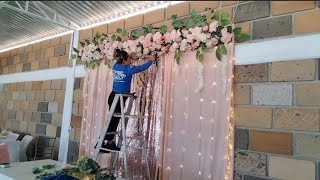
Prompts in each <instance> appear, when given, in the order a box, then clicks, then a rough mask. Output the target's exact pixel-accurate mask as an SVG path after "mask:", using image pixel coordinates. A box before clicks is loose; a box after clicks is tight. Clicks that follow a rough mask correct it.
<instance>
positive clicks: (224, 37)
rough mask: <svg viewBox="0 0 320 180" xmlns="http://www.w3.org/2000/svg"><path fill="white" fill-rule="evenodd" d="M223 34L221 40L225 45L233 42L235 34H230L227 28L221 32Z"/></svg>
mask: <svg viewBox="0 0 320 180" xmlns="http://www.w3.org/2000/svg"><path fill="white" fill-rule="evenodd" d="M221 34H222V37H221V39H220V40H221V41H222V42H223V43H228V42H230V41H231V39H232V36H233V34H231V33H228V31H227V28H223V29H222V30H221Z"/></svg>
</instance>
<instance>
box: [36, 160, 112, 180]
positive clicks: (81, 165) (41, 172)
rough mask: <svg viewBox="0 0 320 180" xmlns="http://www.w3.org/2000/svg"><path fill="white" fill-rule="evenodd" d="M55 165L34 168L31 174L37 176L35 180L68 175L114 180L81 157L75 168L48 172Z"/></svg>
mask: <svg viewBox="0 0 320 180" xmlns="http://www.w3.org/2000/svg"><path fill="white" fill-rule="evenodd" d="M54 167H55V165H50V164H48V165H43V166H40V167H34V168H33V169H32V172H33V174H37V176H36V179H41V178H43V177H50V176H58V175H70V176H73V174H74V173H83V174H89V173H90V174H95V175H96V176H95V179H96V180H115V179H116V178H115V176H114V175H113V174H111V173H109V172H103V171H104V169H101V168H100V166H99V165H98V163H96V162H95V161H93V160H92V159H89V158H88V157H82V158H81V159H79V160H78V161H77V163H76V166H74V167H71V168H68V169H59V170H55V171H53V172H50V171H49V170H50V169H53V168H54Z"/></svg>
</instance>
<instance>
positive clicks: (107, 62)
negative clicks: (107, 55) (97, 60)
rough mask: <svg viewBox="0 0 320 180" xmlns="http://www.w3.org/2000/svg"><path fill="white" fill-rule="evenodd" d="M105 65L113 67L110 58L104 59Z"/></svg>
mask: <svg viewBox="0 0 320 180" xmlns="http://www.w3.org/2000/svg"><path fill="white" fill-rule="evenodd" d="M104 65H107V66H108V68H109V69H111V61H110V60H109V59H106V60H105V61H104Z"/></svg>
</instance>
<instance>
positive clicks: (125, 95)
mask: <svg viewBox="0 0 320 180" xmlns="http://www.w3.org/2000/svg"><path fill="white" fill-rule="evenodd" d="M116 95H119V96H120V95H122V96H123V97H135V96H134V95H132V94H116Z"/></svg>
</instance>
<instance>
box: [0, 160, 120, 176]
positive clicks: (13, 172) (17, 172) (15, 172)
mask: <svg viewBox="0 0 320 180" xmlns="http://www.w3.org/2000/svg"><path fill="white" fill-rule="evenodd" d="M46 164H55V165H56V167H55V168H53V169H50V170H47V171H54V170H57V169H60V168H61V166H62V165H63V163H62V162H59V161H55V160H51V159H45V160H38V161H27V162H19V163H12V164H10V167H9V168H0V179H1V180H34V179H35V178H36V176H37V175H36V174H33V173H32V169H33V168H34V167H39V166H42V165H46ZM116 180H125V179H123V178H117V179H116Z"/></svg>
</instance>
